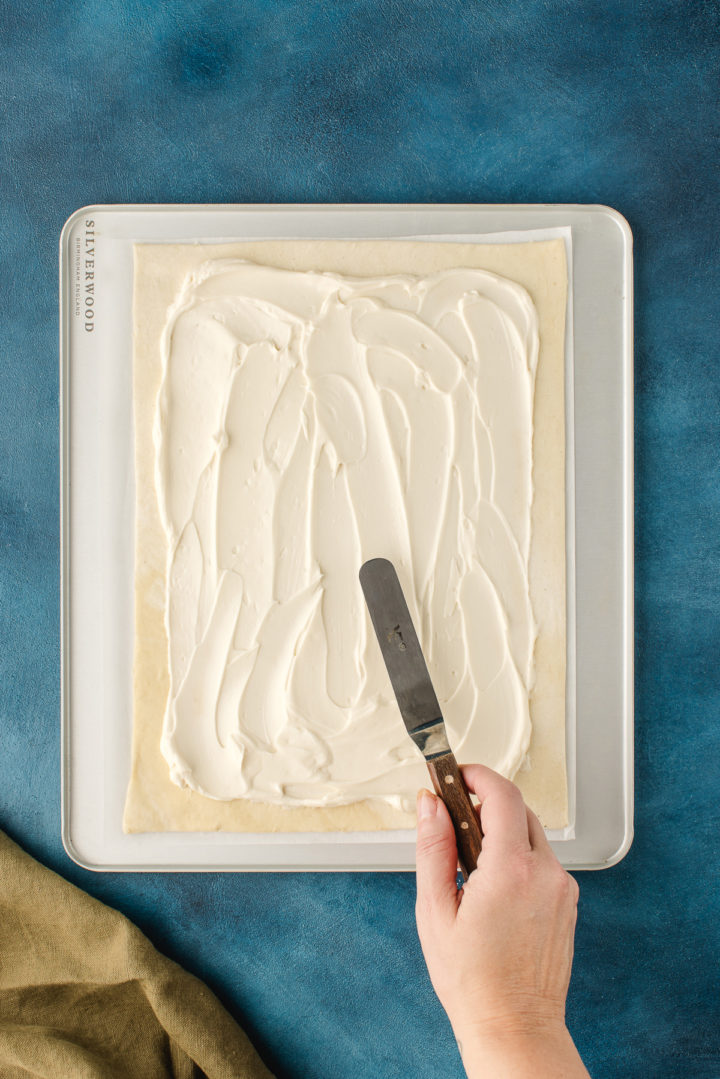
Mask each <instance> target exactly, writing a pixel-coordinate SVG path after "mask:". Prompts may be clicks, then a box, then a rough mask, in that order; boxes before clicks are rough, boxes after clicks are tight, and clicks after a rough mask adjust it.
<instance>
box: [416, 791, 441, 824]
mask: <svg viewBox="0 0 720 1079" xmlns="http://www.w3.org/2000/svg"><path fill="white" fill-rule="evenodd" d="M436 813H437V798H436V797H435V795H434V794H431V793H430V791H427V790H425V789H423V790H421V791H418V801H417V815H418V818H419V819H420V820H424V819H425V818H426V817H434V816H435V814H436Z"/></svg>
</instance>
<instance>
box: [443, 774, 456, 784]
mask: <svg viewBox="0 0 720 1079" xmlns="http://www.w3.org/2000/svg"><path fill="white" fill-rule="evenodd" d="M445 782H446V783H454V782H455V776H445Z"/></svg>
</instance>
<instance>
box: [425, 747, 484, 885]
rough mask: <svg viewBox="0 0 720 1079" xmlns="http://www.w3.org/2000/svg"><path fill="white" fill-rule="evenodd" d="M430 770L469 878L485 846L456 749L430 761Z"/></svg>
mask: <svg viewBox="0 0 720 1079" xmlns="http://www.w3.org/2000/svg"><path fill="white" fill-rule="evenodd" d="M427 766H428V771H429V773H430V776H431V778H432V781H433V787H434V788H435V793H436V794H438V795H439V796H440V797H441V798H442V800H443V802H444V803H445V805H446V806H447V808H448V813H449V814H450V819H451V821H452V822H453V826H454V828H455V838H456V840H457V849H458V861H459V862H460V868H461V869H462V871H463V876H464V877H465V879H466V880H467V878H468V877H469V876H470V874H471V873H472V871H473V869H475V868H476V867H477V860H478V858H479V856H480V851H481V849H482V829H481V828H480V821H479V820H478V817H477V813H476V812H475V806H474V805H473V803H472V802H471V801H470V792H469V791H468V789H467V787H466V786H465V780H464V779H463V777H462V773H461V771H460V769H459V768H458V764H457V761H456V760H455V756H454V754H453V753H447V754H446V755H445V756H443V757H436V758H435V760H432V761H428V762H427Z"/></svg>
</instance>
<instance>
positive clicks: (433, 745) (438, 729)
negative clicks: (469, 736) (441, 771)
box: [408, 716, 450, 761]
mask: <svg viewBox="0 0 720 1079" xmlns="http://www.w3.org/2000/svg"><path fill="white" fill-rule="evenodd" d="M408 734H409V735H410V737H411V738H412V740H413V742H414V743H415V745H416V746H417V747H418V749H419V750H420V752H421V753H422V755H423V757H424V758H425V760H426V761H433V760H435V758H436V757H444V756H446V754H448V753H449V752H450V746H449V745H448V740H447V734H446V733H445V721H444V719H443V717H442V716H438V718H437V719H431V720H430V722H429V723H423V725H422V727H416V728H415V730H413V731H408Z"/></svg>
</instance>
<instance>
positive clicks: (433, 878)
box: [416, 790, 458, 921]
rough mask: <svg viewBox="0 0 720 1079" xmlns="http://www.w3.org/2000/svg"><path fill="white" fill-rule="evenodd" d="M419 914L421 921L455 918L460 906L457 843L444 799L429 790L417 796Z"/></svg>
mask: <svg viewBox="0 0 720 1079" xmlns="http://www.w3.org/2000/svg"><path fill="white" fill-rule="evenodd" d="M417 814H418V821H417V850H416V864H417V917H418V921H420V920H423V919H426V918H430V919H436V918H441V919H449V920H452V921H454V920H455V915H456V914H457V907H458V890H457V883H456V881H457V865H458V855H457V844H456V842H455V832H454V830H453V826H452V821H451V820H450V814H449V813H448V811H447V809H446V807H445V803H444V802H443V801H442V799H441V798H438V797H437V796H436V795H435V794H431V793H430V791H428V790H421V791H419V792H418V800H417Z"/></svg>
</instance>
